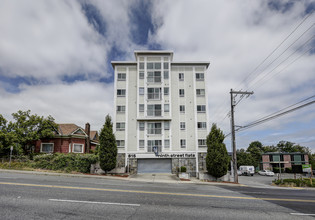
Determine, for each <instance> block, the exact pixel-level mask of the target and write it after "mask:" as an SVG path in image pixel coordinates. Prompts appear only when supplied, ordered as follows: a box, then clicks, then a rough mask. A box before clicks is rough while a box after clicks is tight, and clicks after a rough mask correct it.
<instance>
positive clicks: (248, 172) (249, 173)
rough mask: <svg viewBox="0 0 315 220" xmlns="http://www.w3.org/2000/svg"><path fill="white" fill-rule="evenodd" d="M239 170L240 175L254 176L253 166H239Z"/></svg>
mask: <svg viewBox="0 0 315 220" xmlns="http://www.w3.org/2000/svg"><path fill="white" fill-rule="evenodd" d="M240 171H241V172H242V175H245V176H254V174H255V168H254V166H240Z"/></svg>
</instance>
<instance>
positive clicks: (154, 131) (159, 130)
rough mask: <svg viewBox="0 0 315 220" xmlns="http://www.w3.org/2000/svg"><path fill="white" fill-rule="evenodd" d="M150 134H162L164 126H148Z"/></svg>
mask: <svg viewBox="0 0 315 220" xmlns="http://www.w3.org/2000/svg"><path fill="white" fill-rule="evenodd" d="M147 131H148V134H162V128H148V130H147Z"/></svg>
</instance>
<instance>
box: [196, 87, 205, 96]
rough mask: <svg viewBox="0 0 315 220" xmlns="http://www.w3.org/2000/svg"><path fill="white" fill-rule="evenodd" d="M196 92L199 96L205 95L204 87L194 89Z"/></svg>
mask: <svg viewBox="0 0 315 220" xmlns="http://www.w3.org/2000/svg"><path fill="white" fill-rule="evenodd" d="M196 94H197V96H199V97H202V96H205V90H204V89H196Z"/></svg>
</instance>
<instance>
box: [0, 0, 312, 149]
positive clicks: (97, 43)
mask: <svg viewBox="0 0 315 220" xmlns="http://www.w3.org/2000/svg"><path fill="white" fill-rule="evenodd" d="M314 5H315V4H314V2H313V1H311V0H305V1H287V0H286V1H263V0H261V1H259V0H257V1H250V0H245V1H244V0H239V1H222V0H215V1H205V0H204V1H203V0H196V1H188V0H187V1H167V0H158V1H144V0H143V1H140V0H131V1H100V0H99V1H98V0H91V1H85V0H78V1H36V0H31V1H27V2H21V1H17V0H16V1H15V0H13V1H12V0H8V1H6V0H4V1H1V3H0V106H1V107H0V114H2V115H3V116H4V117H5V118H7V119H8V120H11V113H13V112H16V111H18V110H20V109H21V110H27V109H30V110H32V112H33V113H36V114H39V115H44V116H47V115H52V116H53V117H54V118H55V119H56V121H57V122H58V123H76V124H77V125H80V126H84V124H85V123H86V122H90V124H91V126H92V129H95V130H99V129H100V128H101V126H102V124H103V121H104V117H105V115H106V114H111V115H112V114H113V110H114V108H113V70H112V67H111V65H110V62H111V61H112V60H134V55H133V51H134V50H139V49H141V50H145V49H156V50H160V49H165V50H172V51H174V60H176V61H196V60H201V61H210V63H211V64H210V67H209V71H208V73H207V87H208V110H209V112H208V114H209V119H210V121H209V124H211V123H214V122H215V123H217V124H218V126H219V127H220V128H221V129H222V130H223V131H224V133H229V132H230V122H229V117H225V116H226V114H227V113H228V111H229V108H230V103H229V101H230V98H229V91H230V89H231V88H234V89H238V90H240V89H242V90H253V91H254V95H253V96H251V97H249V98H247V99H243V100H242V102H240V104H239V105H238V106H237V108H236V113H235V116H236V124H237V125H245V124H248V123H250V122H252V121H254V120H256V119H258V118H260V117H263V116H265V115H268V114H271V113H273V112H276V111H278V110H280V109H282V108H284V107H286V106H289V105H291V104H294V103H296V102H298V101H300V100H302V99H304V98H307V97H310V96H312V95H315V74H314V70H315V62H314V56H315V55H314V51H315V49H314V46H315V40H314V38H312V36H314V33H315V27H314V21H315V16H314V13H313V11H314V8H315V6H314ZM304 18H307V19H306V20H305V21H304V22H303V23H302V24H301V25H300V26H299V27H298V29H296V31H295V32H294V33H293V34H292V35H290V37H289V38H288V39H287V40H286V41H285V42H284V43H283V44H281V46H280V47H279V48H278V49H277V50H276V51H275V52H274V53H273V54H271V56H270V57H268V59H266V61H265V62H264V63H263V64H262V65H261V66H259V68H257V70H255V71H254V72H253V70H254V69H255V67H257V66H258V65H259V64H260V63H261V62H262V61H263V60H264V59H265V58H266V57H267V56H268V55H269V54H270V53H271V52H272V51H273V50H274V49H275V48H277V46H278V45H279V44H280V43H281V42H282V41H283V40H284V39H285V38H286V37H287V36H288V35H289V34H290V33H291V31H293V30H294V29H295V28H296V27H297V26H298V25H299V24H300V23H301V22H302V21H303V19H304ZM312 25H313V26H312ZM303 32H305V33H304V34H303ZM305 42H307V43H305ZM290 54H292V55H291V56H290ZM248 76H250V77H248ZM314 110H315V105H310V106H308V107H305V108H304V109H300V110H298V111H295V112H293V113H290V114H288V115H286V116H283V117H280V118H278V119H275V120H272V121H270V122H267V123H265V124H262V125H259V126H257V127H253V128H251V129H248V130H246V131H243V132H239V133H238V134H237V138H236V140H237V147H238V148H246V147H247V146H248V144H249V143H250V142H251V141H255V140H259V141H261V142H262V143H263V144H265V145H271V144H277V143H278V142H279V141H281V140H288V141H291V142H294V143H298V144H301V145H303V146H307V147H310V148H311V149H312V150H313V152H315V135H314V134H315V111H314ZM226 144H227V148H228V150H230V140H229V138H227V139H226Z"/></svg>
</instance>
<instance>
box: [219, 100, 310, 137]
mask: <svg viewBox="0 0 315 220" xmlns="http://www.w3.org/2000/svg"><path fill="white" fill-rule="evenodd" d="M314 97H315V95H313V96H311V97H308V98H306V99H303V100H302V101H299V102H297V103H295V104H293V105H290V106H288V107H285V108H283V109H281V110H279V111H277V112H274V113H272V114H269V115H267V116H265V117H262V118H260V119H258V120H255V121H253V122H251V123H249V124H247V125H245V126H242V127H240V128H238V129H236V132H239V131H244V130H246V129H249V128H251V127H254V126H257V125H259V124H262V123H265V122H267V121H270V120H273V119H275V118H278V117H280V116H283V115H286V114H288V113H290V112H293V111H296V110H298V109H300V108H304V107H306V106H308V105H311V104H314V103H315V100H312V101H310V102H307V103H305V104H301V105H299V106H297V107H295V108H291V107H293V106H296V105H297V104H300V103H303V102H305V101H307V100H309V99H312V98H314ZM288 108H291V109H289V110H286V109H288ZM284 110H286V111H284ZM229 135H231V133H229V134H227V135H226V136H225V137H227V136H229Z"/></svg>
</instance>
